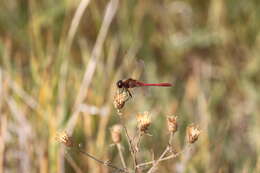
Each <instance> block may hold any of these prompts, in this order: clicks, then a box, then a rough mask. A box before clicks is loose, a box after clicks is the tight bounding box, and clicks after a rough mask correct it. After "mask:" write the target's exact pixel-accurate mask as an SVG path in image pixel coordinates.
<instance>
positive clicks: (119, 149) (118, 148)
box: [116, 144, 126, 169]
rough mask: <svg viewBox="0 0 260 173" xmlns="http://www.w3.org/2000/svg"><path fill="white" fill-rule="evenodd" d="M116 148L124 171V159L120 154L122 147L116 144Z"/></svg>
mask: <svg viewBox="0 0 260 173" xmlns="http://www.w3.org/2000/svg"><path fill="white" fill-rule="evenodd" d="M116 147H117V150H118V153H119V156H120V159H121V162H122V165H123V167H124V169H126V164H125V159H124V156H123V153H122V146H121V145H120V144H116Z"/></svg>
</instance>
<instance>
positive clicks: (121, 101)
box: [113, 90, 129, 110]
mask: <svg viewBox="0 0 260 173" xmlns="http://www.w3.org/2000/svg"><path fill="white" fill-rule="evenodd" d="M128 99H129V94H128V93H127V91H125V90H123V91H119V90H118V91H117V92H116V95H115V96H114V102H113V103H114V106H115V108H116V109H118V110H119V109H122V108H123V107H124V105H125V102H126V101H127V100H128Z"/></svg>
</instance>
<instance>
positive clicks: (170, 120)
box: [167, 116, 178, 133]
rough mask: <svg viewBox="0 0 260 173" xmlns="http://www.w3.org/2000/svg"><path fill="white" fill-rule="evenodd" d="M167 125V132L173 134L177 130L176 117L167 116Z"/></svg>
mask: <svg viewBox="0 0 260 173" xmlns="http://www.w3.org/2000/svg"><path fill="white" fill-rule="evenodd" d="M167 125H168V130H169V132H171V133H175V132H176V131H177V130H178V124H177V116H168V117H167Z"/></svg>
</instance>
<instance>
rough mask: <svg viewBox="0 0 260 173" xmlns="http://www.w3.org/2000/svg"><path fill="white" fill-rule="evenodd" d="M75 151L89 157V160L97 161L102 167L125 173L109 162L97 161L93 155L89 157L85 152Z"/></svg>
mask: <svg viewBox="0 0 260 173" xmlns="http://www.w3.org/2000/svg"><path fill="white" fill-rule="evenodd" d="M76 149H77V151H78V152H80V153H81V154H83V155H85V156H87V157H89V158H91V159H93V160H95V161H97V162H98V163H100V164H102V165H104V166H107V167H110V168H113V169H115V170H117V171H118V172H127V171H126V170H124V169H121V168H118V167H116V166H114V165H112V164H111V163H109V162H106V161H102V160H99V159H98V158H96V157H95V156H93V155H91V154H89V153H87V152H85V151H83V150H81V149H80V148H76Z"/></svg>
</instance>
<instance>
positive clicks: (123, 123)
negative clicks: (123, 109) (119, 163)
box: [118, 113, 138, 172]
mask: <svg viewBox="0 0 260 173" xmlns="http://www.w3.org/2000/svg"><path fill="white" fill-rule="evenodd" d="M118 115H119V119H120V123H121V125H122V126H123V129H124V132H125V135H126V139H127V142H128V145H129V149H130V152H131V156H132V159H133V161H134V168H135V172H137V167H136V166H137V165H138V163H137V159H136V152H135V149H134V145H133V143H132V140H131V138H130V136H129V134H128V131H127V128H126V126H125V122H124V119H123V116H122V113H118Z"/></svg>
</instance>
